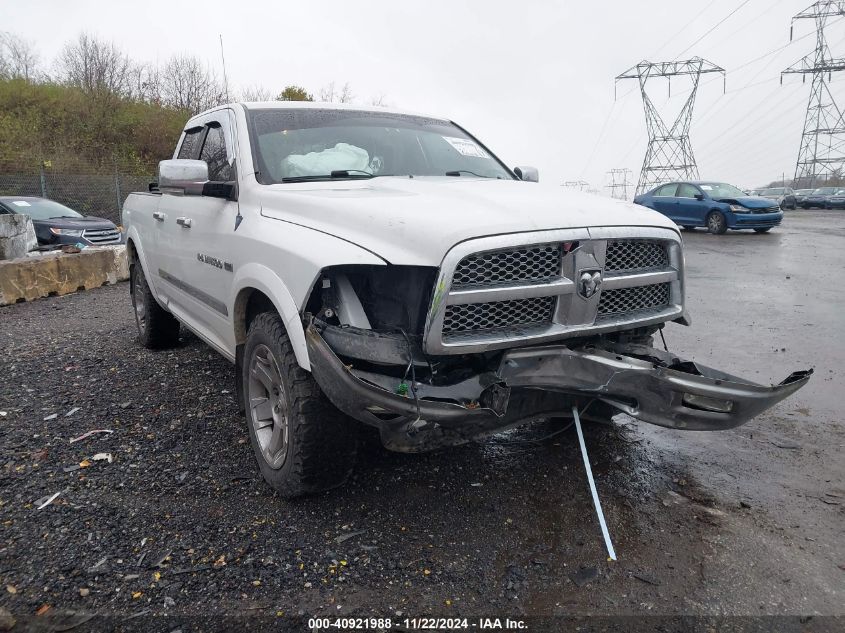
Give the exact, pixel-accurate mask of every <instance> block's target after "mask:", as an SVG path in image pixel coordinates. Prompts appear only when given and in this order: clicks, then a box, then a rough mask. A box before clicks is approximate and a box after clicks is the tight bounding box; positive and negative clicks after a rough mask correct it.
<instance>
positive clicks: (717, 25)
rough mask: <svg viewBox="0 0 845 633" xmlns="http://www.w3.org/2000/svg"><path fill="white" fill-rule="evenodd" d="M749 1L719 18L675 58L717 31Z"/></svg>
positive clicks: (747, 0)
mask: <svg viewBox="0 0 845 633" xmlns="http://www.w3.org/2000/svg"><path fill="white" fill-rule="evenodd" d="M749 2H751V0H744V2H743V3H742V4H741V5H739V6H738V7H737V8H736V9H734V10H733V11H731V12H730V13H728V14H727V15H726V16H725V17H723V18H722V19H721V20H719V21H718V22H716V24H714V25H713V26H712V27H711V28H710V30H709V31H707V32H706V33H705V34H704V35H702V36H701V37H699V38H698V39H697V40H695V41H694V42H693V43H692V44H690V45H689V46H687V47H686V48H685V49H684V50H682V51H681V52H680V53H678V55H677V57H675V59H678V57H681V55H684V54H685V53H686V52H687V51H688V50H690V49H691V48H692V47H693V46H695V45H696V44H698V43H699V42H700V41H701V40H703V39H704V38H705V37H707V36H708V35H710V34H711V33H712V32H713V31H715V30H716V29H717V28H719V27H720V26H721V25H722V24H724V23H725V22H726V21H727V20H729V19H730V18H731V16H732V15H734V14H735V13H736V12H737V11H739V10H740V9H741V8H742V7H744V6H745V5H746V4H748V3H749Z"/></svg>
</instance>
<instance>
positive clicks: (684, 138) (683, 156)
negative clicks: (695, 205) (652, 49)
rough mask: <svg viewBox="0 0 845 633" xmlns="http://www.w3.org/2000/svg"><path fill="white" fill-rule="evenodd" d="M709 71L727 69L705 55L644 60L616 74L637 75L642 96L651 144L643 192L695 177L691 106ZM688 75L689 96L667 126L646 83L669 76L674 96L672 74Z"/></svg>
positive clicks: (642, 178) (641, 183)
mask: <svg viewBox="0 0 845 633" xmlns="http://www.w3.org/2000/svg"><path fill="white" fill-rule="evenodd" d="M707 73H722V75H724V74H725V69H724V68H720V67H719V66H716V65H715V64H713V63H711V62H708V61H707V60H704V59H702V58H701V57H693V58H692V59H687V60H684V61H672V62H648V61H642V62H640V63H639V64H637V65H636V66H634V67H632V68H629V69H628V70H626V71H625V72H624V73H622V74H621V75H619V76H617V77H616V81H617V82H618V81H619V80H620V79H638V80H639V82H640V92H641V93H642V97H643V109H644V110H645V122H646V128H647V130H648V148H647V149H646V153H645V158H644V159H643V168H642V171H641V172H640V179H639V182H638V183H637V190H636V192H637V193H638V194H639V193H644V192H646V191H648V190H649V189H651V188H652V187H655V186H657V185H659V184H661V183H664V182H669V181H672V180H696V179H697V178H698V166H697V165H696V164H695V156H694V155H693V153H692V145H691V144H690V140H689V129H690V123H691V122H692V110H693V106H694V105H695V96H696V93H697V92H698V80H699V79H700V78H701V75H705V74H707ZM684 75H688V76H689V77H690V79H691V80H692V89H691V90H690V94H689V97H688V98H687V100H686V103H684V106H683V107H682V108H681V111H680V113H679V114H678V117H677V118H676V119H675V122H674V123H673V124H672V126H671V127H668V126H667V125H666V123H665V122H664V121H663V118H662V117H661V116H660V114H659V113H658V111H657V108H656V107H655V105H654V103H653V102H652V100H651V99H650V98H649V96H648V93H647V92H646V83H647V82H648V80H649V79H651V78H652V77H666V78H667V79H668V80H669V96H670V97H671V96H672V77H678V76H684Z"/></svg>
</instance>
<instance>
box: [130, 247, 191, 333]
mask: <svg viewBox="0 0 845 633" xmlns="http://www.w3.org/2000/svg"><path fill="white" fill-rule="evenodd" d="M129 294H130V295H131V297H132V308H133V312H134V313H135V325H136V326H137V328H138V340H139V341H140V342H141V345H143V346H144V347H146V348H147V349H161V348H167V347H174V346H175V345H176V344H177V343H179V321H177V320H176V317H174V316H173V315H172V314H170V313H169V312H168V311H167V310H165V309H164V308H162V307H161V306H160V305H159V304H158V302H157V301H156V300H155V297H154V296H153V292H152V290H150V285H149V284H148V283H147V278H146V276H144V269H143V268H141V262H140V261H137V260H136V261H135V263H134V264H133V265H132V270H131V271H130V275H129Z"/></svg>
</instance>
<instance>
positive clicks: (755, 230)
mask: <svg viewBox="0 0 845 633" xmlns="http://www.w3.org/2000/svg"><path fill="white" fill-rule="evenodd" d="M771 230H772V227H770V226H767V227H766V228H764V229H754V232H755V233H768V232H769V231H771Z"/></svg>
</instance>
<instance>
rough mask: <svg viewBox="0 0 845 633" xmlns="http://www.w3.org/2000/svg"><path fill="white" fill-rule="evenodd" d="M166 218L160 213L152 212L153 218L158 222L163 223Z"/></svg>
mask: <svg viewBox="0 0 845 633" xmlns="http://www.w3.org/2000/svg"><path fill="white" fill-rule="evenodd" d="M166 217H167V216H166V215H165V214H163V213H162V212H161V211H153V218H155V219H156V220H158V221H159V222H164V218H166Z"/></svg>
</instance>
